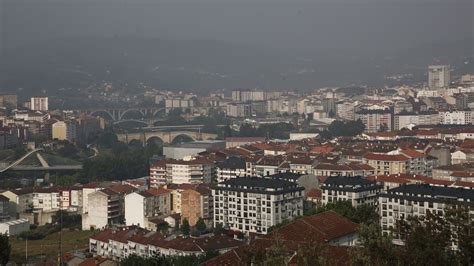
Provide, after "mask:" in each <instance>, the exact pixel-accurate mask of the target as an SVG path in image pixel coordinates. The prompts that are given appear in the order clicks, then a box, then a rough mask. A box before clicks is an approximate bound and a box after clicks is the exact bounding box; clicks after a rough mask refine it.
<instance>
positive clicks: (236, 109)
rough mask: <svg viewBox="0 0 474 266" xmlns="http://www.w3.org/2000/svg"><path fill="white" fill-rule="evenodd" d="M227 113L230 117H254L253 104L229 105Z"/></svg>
mask: <svg viewBox="0 0 474 266" xmlns="http://www.w3.org/2000/svg"><path fill="white" fill-rule="evenodd" d="M226 111H227V113H226V114H227V116H229V117H250V116H252V104H251V103H250V102H239V103H229V104H227V109H226Z"/></svg>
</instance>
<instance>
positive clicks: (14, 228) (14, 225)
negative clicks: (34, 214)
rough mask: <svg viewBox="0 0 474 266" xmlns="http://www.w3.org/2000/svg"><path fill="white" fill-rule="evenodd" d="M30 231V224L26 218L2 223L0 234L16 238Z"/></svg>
mask: <svg viewBox="0 0 474 266" xmlns="http://www.w3.org/2000/svg"><path fill="white" fill-rule="evenodd" d="M28 230H30V223H29V222H28V219H25V218H21V219H17V220H11V221H7V222H2V223H0V234H6V235H8V236H15V235H19V234H21V233H22V232H25V231H28Z"/></svg>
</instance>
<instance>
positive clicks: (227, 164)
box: [216, 157, 246, 182]
mask: <svg viewBox="0 0 474 266" xmlns="http://www.w3.org/2000/svg"><path fill="white" fill-rule="evenodd" d="M245 175H246V163H245V159H243V158H240V157H230V158H228V159H226V160H225V161H222V162H219V163H218V164H217V165H216V176H217V182H222V181H225V180H228V179H231V178H236V177H240V176H245Z"/></svg>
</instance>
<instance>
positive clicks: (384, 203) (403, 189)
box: [378, 184, 474, 238]
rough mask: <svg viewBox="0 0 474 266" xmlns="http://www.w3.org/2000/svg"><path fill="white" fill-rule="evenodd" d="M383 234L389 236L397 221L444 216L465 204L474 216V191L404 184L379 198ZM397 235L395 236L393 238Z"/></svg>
mask: <svg viewBox="0 0 474 266" xmlns="http://www.w3.org/2000/svg"><path fill="white" fill-rule="evenodd" d="M378 201H379V214H380V217H381V220H380V222H381V226H382V232H383V233H384V234H389V233H391V232H392V230H393V229H394V228H395V227H396V224H397V221H398V220H400V219H406V218H407V217H409V216H424V215H426V213H427V212H431V213H436V214H438V215H443V214H444V211H445V209H446V207H448V206H449V205H451V204H454V205H457V204H459V205H467V206H469V207H470V210H471V211H470V212H471V214H473V215H474V190H472V189H465V188H454V187H442V186H431V185H428V184H407V185H402V186H399V187H396V188H394V189H390V190H388V191H387V192H386V193H382V194H380V195H379V200H378ZM396 237H397V236H396V235H395V238H396Z"/></svg>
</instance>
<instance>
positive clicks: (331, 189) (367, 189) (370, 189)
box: [321, 176, 383, 206]
mask: <svg viewBox="0 0 474 266" xmlns="http://www.w3.org/2000/svg"><path fill="white" fill-rule="evenodd" d="M382 189H383V186H382V185H380V184H377V183H376V182H373V181H369V180H367V179H364V178H362V177H360V176H330V177H328V178H327V179H326V181H324V183H323V185H322V186H321V191H322V203H323V204H324V205H325V204H328V203H330V202H336V201H346V200H347V201H350V202H351V203H352V206H358V205H361V204H370V205H375V204H377V196H378V194H379V193H380V192H381V191H382Z"/></svg>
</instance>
